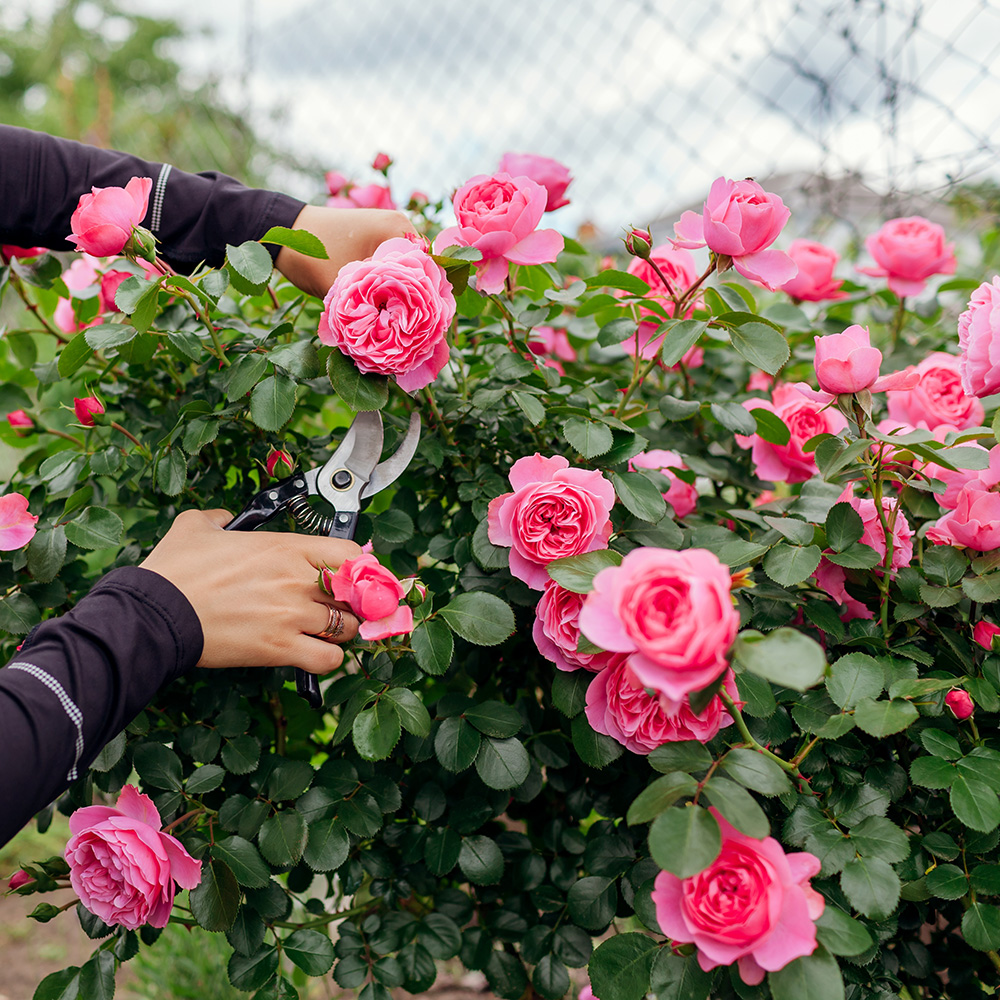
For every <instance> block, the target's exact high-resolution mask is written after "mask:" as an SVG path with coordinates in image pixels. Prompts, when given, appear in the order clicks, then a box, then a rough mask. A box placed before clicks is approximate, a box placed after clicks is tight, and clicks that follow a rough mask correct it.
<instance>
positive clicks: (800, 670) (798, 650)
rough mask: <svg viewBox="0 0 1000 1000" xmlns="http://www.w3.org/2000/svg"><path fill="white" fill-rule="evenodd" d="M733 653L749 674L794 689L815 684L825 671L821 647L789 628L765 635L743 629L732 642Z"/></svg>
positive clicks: (800, 689) (824, 658) (803, 688)
mask: <svg viewBox="0 0 1000 1000" xmlns="http://www.w3.org/2000/svg"><path fill="white" fill-rule="evenodd" d="M733 655H734V656H735V658H736V660H738V661H739V663H740V664H741V665H742V666H743V667H744V668H745V669H747V670H749V671H750V672H751V673H752V674H756V675H757V676H758V677H763V678H764V679H765V680H768V681H772V682H773V683H774V684H779V685H780V686H781V687H788V688H792V689H793V690H795V691H805V690H807V689H808V688H811V687H814V686H815V685H816V684H818V683H819V682H820V681H821V680H822V679H823V673H824V671H825V670H826V656H825V654H824V653H823V647H822V646H820V644H819V643H818V642H816V641H815V640H814V639H810V638H809V636H807V635H803V633H801V632H799V631H797V630H796V629H792V628H778V629H775V630H774V631H773V632H769V633H768V634H767V635H761V633H760V632H757V631H755V630H753V629H744V630H743V631H742V632H741V633H740V634H739V635H738V636H737V637H736V642H735V643H734V644H733Z"/></svg>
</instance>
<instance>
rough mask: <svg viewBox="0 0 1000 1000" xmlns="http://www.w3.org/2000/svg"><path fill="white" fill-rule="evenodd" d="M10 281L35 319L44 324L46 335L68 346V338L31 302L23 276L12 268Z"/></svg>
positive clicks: (9, 275)
mask: <svg viewBox="0 0 1000 1000" xmlns="http://www.w3.org/2000/svg"><path fill="white" fill-rule="evenodd" d="M7 275H8V279H9V281H10V283H11V284H12V285H13V286H14V290H15V291H16V292H17V294H18V295H19V296H20V299H21V301H22V302H23V303H24V304H25V305H26V306H27V307H28V309H29V310H31V312H32V313H33V314H34V317H35V319H37V320H38V322H39V323H41V324H42V327H43V328H44V329H45V332H46V333H49V334H51V335H52V336H53V337H55V338H56V340H58V341H59V343H60V344H68V343H69V340H68V338H66V337H64V336H63V335H62V334H61V333H60V332H59V331H58V330H57V329H56V328H55V327H54V326H53V325H52V324H51V323H50V322H49V321H48V320H47V319H46V318H45V317H44V316H43V315H42V314H41V312H40V311H39V309H38V305H37V304H36V303H34V302H32V301H31V299H30V298H29V297H28V291H27V289H26V288H25V287H24V282H23V281H22V280H21V276H20V275H18V274H15V273H14V269H13V268H11V269H10V270H9V271H8V272H7Z"/></svg>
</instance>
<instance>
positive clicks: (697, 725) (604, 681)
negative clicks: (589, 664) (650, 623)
mask: <svg viewBox="0 0 1000 1000" xmlns="http://www.w3.org/2000/svg"><path fill="white" fill-rule="evenodd" d="M726 690H727V692H728V693H729V695H730V696H731V697H734V698H735V697H736V696H737V691H736V685H735V684H734V683H733V682H732V680H731V679H727V681H726ZM586 712H587V719H588V721H589V722H590V725H591V727H592V728H593V730H594V731H595V732H598V733H604V735H605V736H610V737H611V738H612V739H615V740H617V741H618V742H619V743H621V745H622V746H623V747H625V749H626V750H631V751H632V753H637V754H643V755H645V754H648V753H650V752H651V751H652V750H655V749H656V748H657V747H659V746H663V744H664V743H676V742H678V741H680V740H698V741H699V742H701V743H707V742H708V741H709V740H710V739H712V738H713V737H714V736H715V735H716V734H717V733H718V732H719V730H720V729H722V728H724V727H725V726H729V725H732V722H733V720H732V717H731V716H730V715H729V713H728V712H727V711H726V710H725V708H724V707H723V705H722V701H721V699H720V698H719V696H718V695H716V696H715V697H714V698H713V699H712V700H711V701H710V702H709V703H708V706H707V707H706V708H705V709H704V711H703V712H702V713H701V715H700V716H699V715H695V714H694V712H692V711H691V705H690V703H689V702H688V700H687V698H683V699H681V700H680V701H677V702H670V701H669V700H667V701H664V700H663V699H660V698H654V697H652V696H651V695H648V694H646V690H645V688H644V687H643V686H642V684H640V683H639V681H638V679H637V678H636V676H635V674H633V673H632V671H631V670H630V669H629V666H628V664H627V663H619V664H618V665H616V666H613V667H608V669H607V670H602V671H601V672H600V673H599V674H597V676H595V677H594V679H593V680H592V681H591V682H590V686H589V687H588V688H587V708H586Z"/></svg>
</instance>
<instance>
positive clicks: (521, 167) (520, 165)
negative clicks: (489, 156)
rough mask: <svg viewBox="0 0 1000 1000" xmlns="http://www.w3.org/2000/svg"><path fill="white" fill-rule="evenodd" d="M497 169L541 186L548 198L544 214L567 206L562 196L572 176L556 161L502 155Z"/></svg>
mask: <svg viewBox="0 0 1000 1000" xmlns="http://www.w3.org/2000/svg"><path fill="white" fill-rule="evenodd" d="M498 169H499V170H500V171H501V172H502V173H505V174H510V176H511V177H528V178H530V179H531V180H533V181H534V182H535V183H536V184H541V185H542V187H543V188H545V192H546V194H547V196H548V197H547V199H546V202H545V211H546V212H554V211H555V210H556V209H557V208H562V207H563V205H568V204H569V198H566V197H564V195H565V194H566V188H568V187H569V185H570V182H571V181H572V180H573V175H572V174H571V173H570V172H569V169H568V168H567V167H565V166H563V164H561V163H560V162H559V161H558V160H553V159H551V158H550V157H548V156H536V155H535V154H534V153H504V154H503V156H502V157H500V166H499V168H498Z"/></svg>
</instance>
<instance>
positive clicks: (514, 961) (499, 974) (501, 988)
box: [483, 951, 528, 1000]
mask: <svg viewBox="0 0 1000 1000" xmlns="http://www.w3.org/2000/svg"><path fill="white" fill-rule="evenodd" d="M483 971H484V972H485V973H486V981H487V982H488V983H489V984H490V989H491V990H492V991H493V992H494V993H495V994H496V995H497V996H498V997H501V998H502V1000H519V998H520V997H521V996H522V995H523V994H524V991H525V989H526V988H527V985H528V976H527V973H525V971H524V965H522V963H521V960H520V959H519V958H518V957H517V955H511V954H508V953H507V952H505V951H494V952H492V954H491V955H490V960H489V962H487V964H486V968H485V969H484V970H483Z"/></svg>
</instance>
